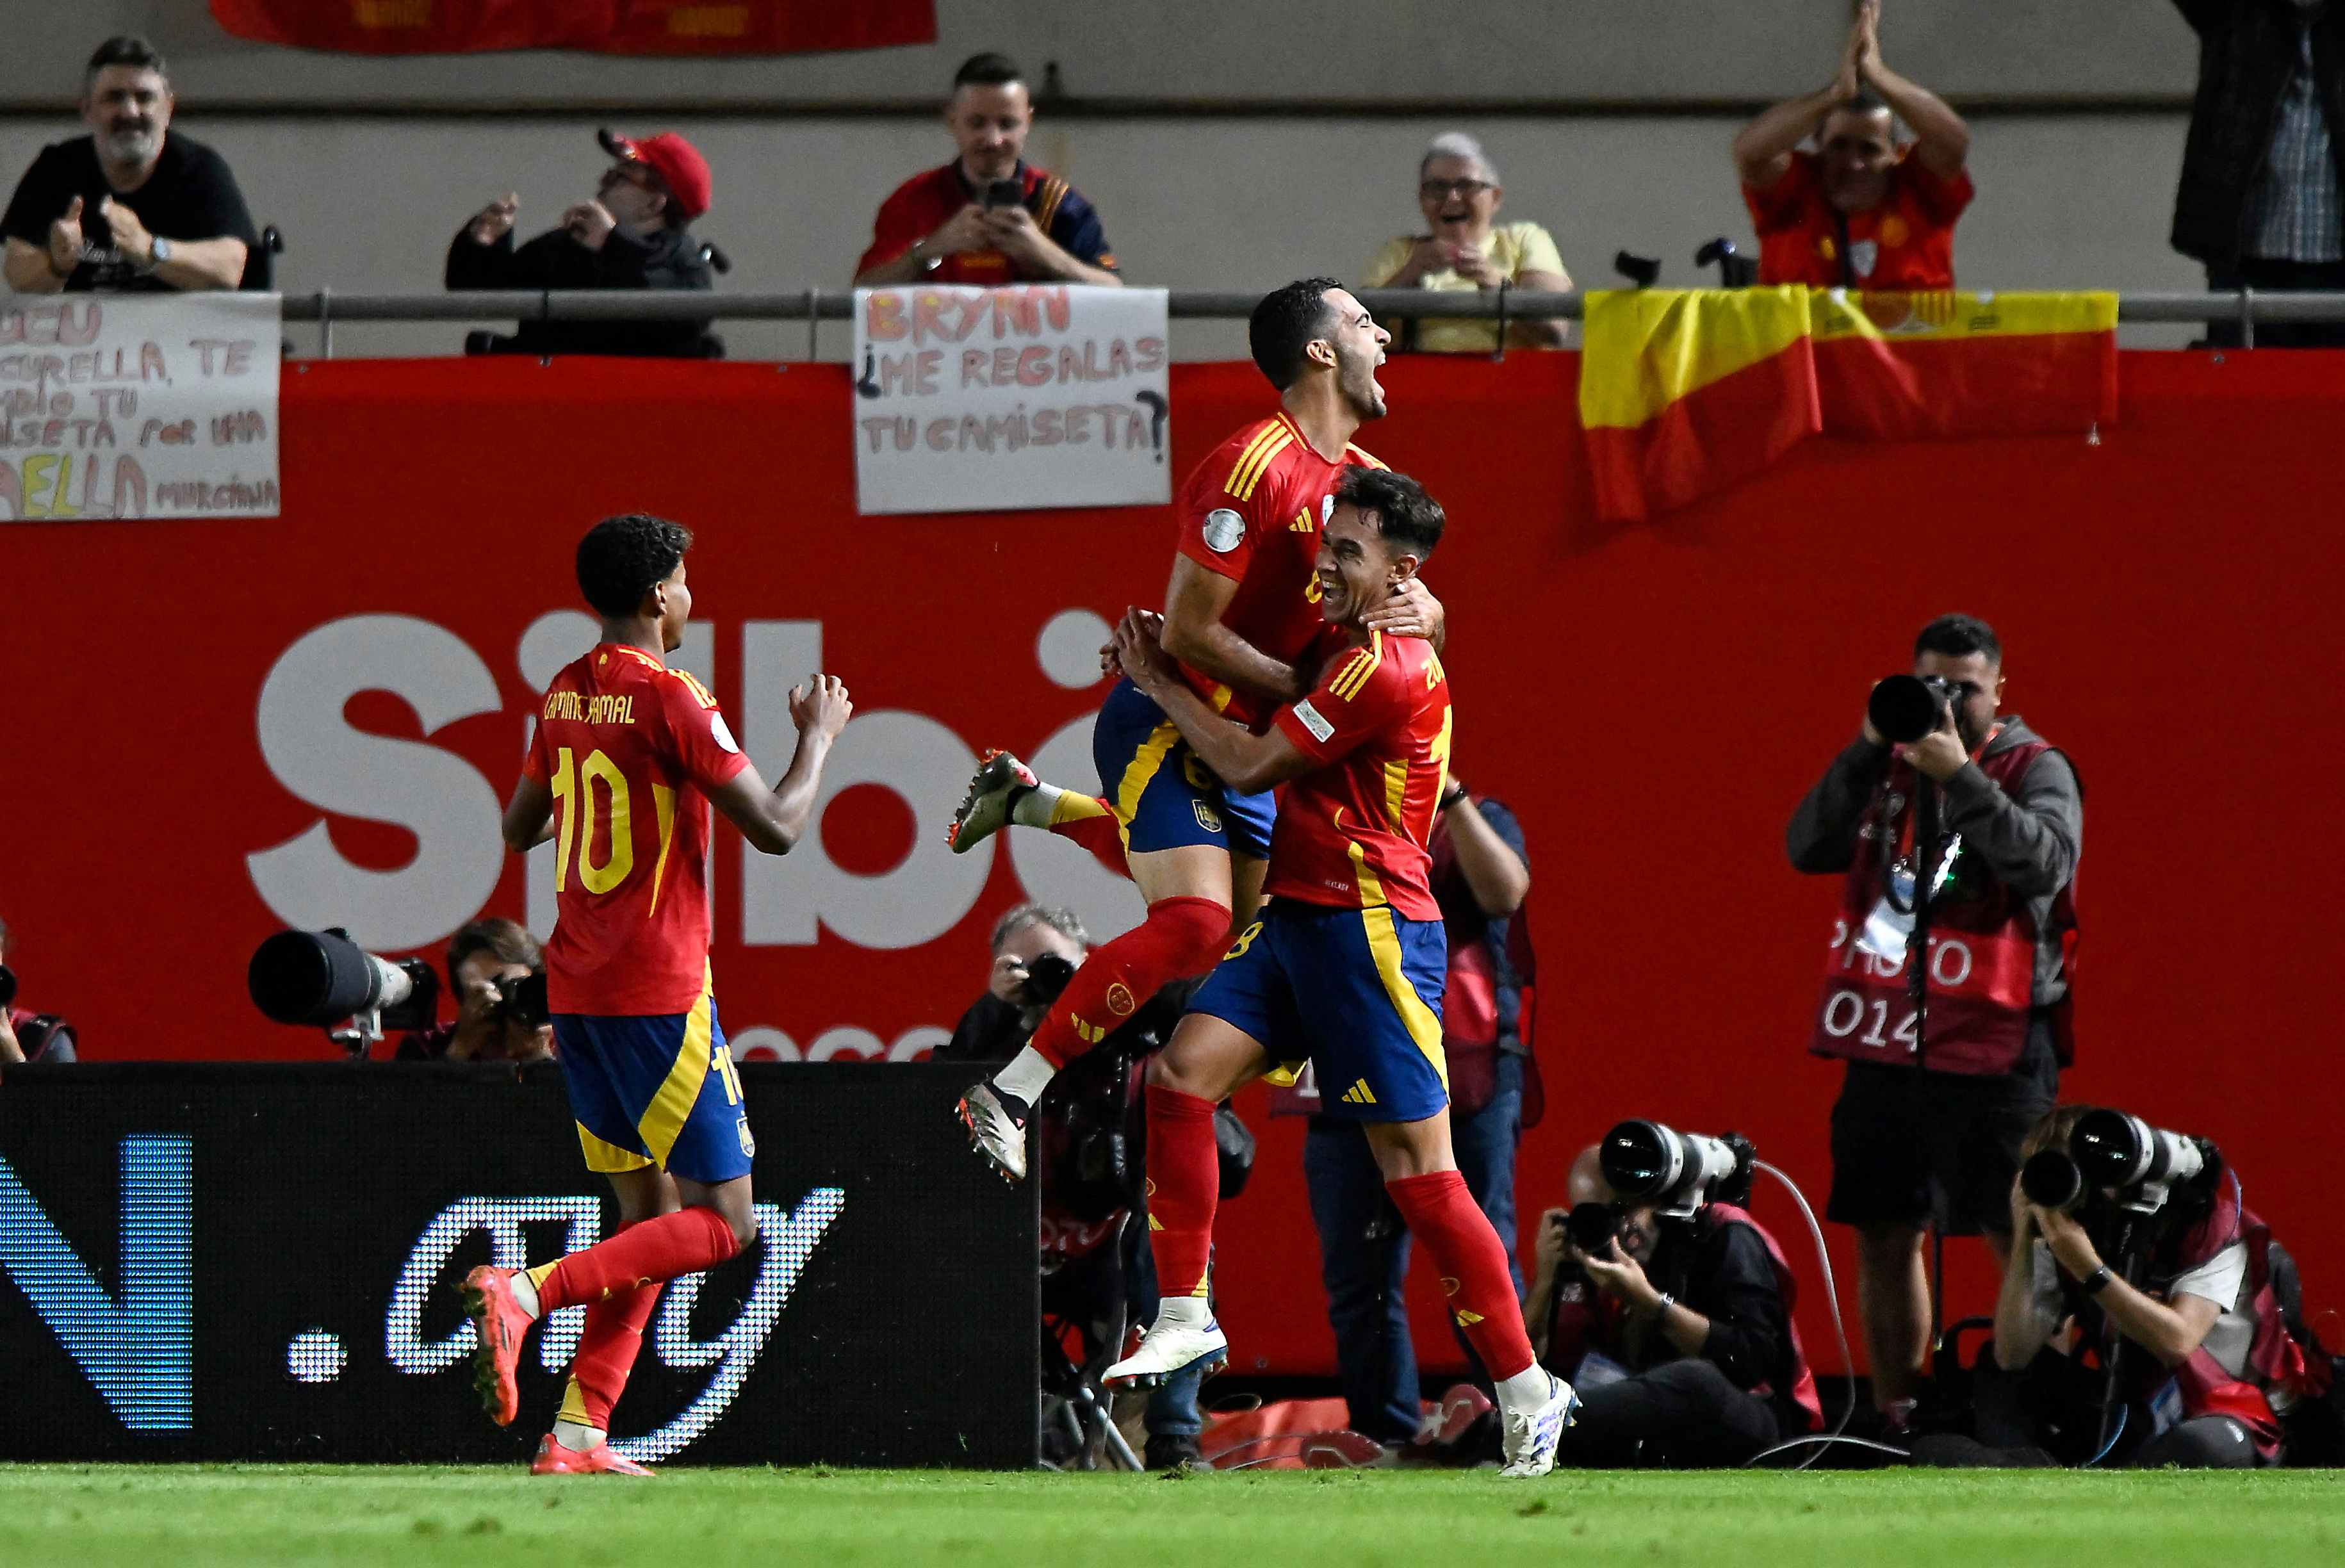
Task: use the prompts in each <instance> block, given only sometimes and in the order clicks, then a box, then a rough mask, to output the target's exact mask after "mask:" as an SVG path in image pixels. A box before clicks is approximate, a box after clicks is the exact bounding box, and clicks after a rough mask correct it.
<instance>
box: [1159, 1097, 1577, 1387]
mask: <svg viewBox="0 0 2345 1568" xmlns="http://www.w3.org/2000/svg"><path fill="white" fill-rule="evenodd" d="M1154 1092H1155V1091H1153V1090H1151V1091H1150V1093H1152V1094H1153V1093H1154ZM1151 1108H1153V1106H1152V1107H1151ZM1148 1135H1149V1138H1150V1140H1151V1142H1150V1144H1149V1168H1150V1169H1151V1170H1154V1169H1155V1153H1156V1145H1155V1143H1154V1141H1153V1140H1154V1138H1155V1136H1156V1124H1155V1121H1154V1118H1151V1119H1150V1121H1149V1127H1148ZM1385 1190H1386V1192H1388V1193H1390V1194H1392V1197H1393V1202H1394V1204H1395V1205H1396V1206H1397V1207H1398V1208H1399V1209H1400V1217H1401V1219H1402V1220H1403V1221H1404V1222H1405V1223H1406V1225H1407V1226H1408V1230H1409V1234H1410V1235H1411V1236H1414V1237H1416V1239H1417V1240H1419V1241H1420V1242H1423V1243H1424V1244H1425V1250H1426V1252H1428V1253H1430V1254H1432V1255H1433V1263H1434V1267H1435V1268H1438V1269H1440V1270H1441V1288H1442V1290H1443V1291H1444V1292H1445V1293H1446V1294H1447V1296H1448V1298H1449V1310H1450V1313H1451V1315H1452V1316H1454V1317H1455V1318H1456V1319H1457V1326H1458V1328H1459V1329H1463V1330H1464V1331H1465V1334H1466V1338H1467V1339H1468V1340H1469V1341H1471V1342H1472V1344H1473V1346H1474V1353H1475V1354H1476V1355H1477V1356H1479V1357H1481V1358H1482V1365H1483V1366H1485V1367H1487V1368H1488V1369H1489V1372H1490V1376H1492V1377H1493V1378H1499V1379H1505V1378H1511V1377H1513V1376H1514V1375H1515V1374H1516V1373H1517V1372H1519V1371H1522V1370H1524V1369H1527V1368H1528V1367H1529V1366H1530V1364H1531V1361H1532V1359H1533V1358H1532V1355H1531V1339H1530V1336H1529V1335H1528V1334H1527V1333H1525V1332H1524V1331H1523V1308H1522V1304H1521V1303H1520V1302H1518V1301H1517V1300H1516V1299H1515V1280H1514V1276H1513V1275H1511V1274H1509V1273H1508V1271H1507V1249H1506V1247H1503V1246H1501V1245H1500V1244H1499V1241H1498V1233H1497V1231H1495V1230H1493V1229H1491V1228H1490V1220H1489V1217H1488V1216H1487V1215H1485V1214H1484V1213H1483V1212H1482V1211H1481V1209H1480V1208H1479V1207H1477V1205H1476V1204H1475V1202H1474V1195H1473V1194H1472V1193H1470V1192H1468V1191H1467V1190H1466V1178H1465V1177H1464V1176H1459V1175H1458V1174H1457V1172H1456V1171H1430V1172H1427V1173H1426V1175H1424V1176H1403V1177H1401V1178H1400V1179H1399V1180H1398V1181H1388V1182H1386V1183H1385Z"/></svg>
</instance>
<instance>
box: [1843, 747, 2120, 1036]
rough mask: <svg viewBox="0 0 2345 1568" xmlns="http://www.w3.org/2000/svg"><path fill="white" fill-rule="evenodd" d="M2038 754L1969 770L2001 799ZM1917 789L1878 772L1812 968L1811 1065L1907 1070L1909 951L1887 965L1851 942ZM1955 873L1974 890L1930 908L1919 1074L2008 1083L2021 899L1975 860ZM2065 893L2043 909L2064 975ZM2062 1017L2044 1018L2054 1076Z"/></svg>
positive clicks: (2025, 983)
mask: <svg viewBox="0 0 2345 1568" xmlns="http://www.w3.org/2000/svg"><path fill="white" fill-rule="evenodd" d="M2050 749H2051V747H2050V746H2049V745H2048V744H2047V743H2046V742H2044V741H2042V740H2028V741H2023V742H2022V743H2020V744H2019V745H2016V746H2014V747H2011V748H2009V749H2007V750H2004V751H2000V752H1995V753H1994V754H1992V755H1990V756H1986V757H1983V758H1981V759H1979V761H1978V763H1977V767H1978V769H1979V771H1980V772H1982V773H1985V775H1986V776H1987V777H1988V778H1989V779H1993V780H1994V781H1995V787H1996V788H1997V789H2001V790H2003V791H2004V793H2005V794H2011V793H2013V792H2014V791H2015V789H2017V787H2018V784H2019V781H2020V780H2021V779H2025V777H2026V776H2027V769H2028V768H2029V767H2030V766H2031V765H2032V764H2033V763H2034V762H2035V759H2036V758H2038V757H2040V756H2042V755H2043V754H2044V753H2045V752H2046V751H2048V750H2050ZM1917 781H1918V776H1917V775H1916V774H1915V773H1914V769H1913V767H1912V766H1911V765H1910V764H1908V763H1906V762H1903V761H1897V762H1893V763H1892V764H1890V768H1889V776H1888V777H1887V778H1886V779H1883V781H1882V786H1881V788H1880V789H1878V790H1876V791H1875V792H1874V794H1873V804H1872V805H1870V806H1868V807H1866V808H1865V812H1864V820H1863V822H1862V823H1861V824H1860V825H1859V826H1858V829H1857V839H1856V859H1855V861H1854V862H1853V864H1852V865H1850V867H1849V869H1848V880H1847V881H1846V882H1845V883H1844V884H1843V891H1842V894H1841V908H1840V916H1839V919H1838V920H1837V921H1834V923H1833V926H1832V947H1831V950H1830V951H1829V952H1827V953H1826V955H1825V959H1824V986H1823V1003H1822V1007H1821V1008H1820V1009H1819V1010H1818V1012H1817V1015H1816V1032H1815V1037H1814V1039H1813V1040H1812V1042H1811V1043H1810V1044H1809V1047H1808V1048H1809V1050H1811V1051H1812V1052H1813V1053H1815V1054H1817V1055H1819V1056H1844V1057H1846V1058H1848V1059H1849V1060H1850V1061H1852V1062H1880V1063H1884V1064H1889V1065H1892V1066H1898V1067H1911V1066H1913V1065H1914V1045H1915V1041H1914V1034H1915V1030H1914V1001H1913V998H1912V997H1911V996H1910V995H1909V994H1907V992H1906V970H1907V965H1909V964H1911V963H1912V962H1914V952H1913V951H1912V949H1911V947H1910V946H1909V948H1908V949H1907V951H1906V954H1905V957H1904V958H1903V960H1902V961H1900V962H1897V963H1896V964H1890V963H1888V962H1884V961H1883V960H1882V959H1879V958H1876V957H1874V956H1873V954H1871V953H1868V952H1864V951H1863V949H1862V948H1860V947H1858V946H1857V942H1856V939H1857V937H1858V936H1859V935H1860V934H1861V933H1862V932H1863V930H1864V922H1865V921H1866V919H1867V917H1869V916H1870V915H1871V914H1872V912H1873V906H1874V905H1875V904H1876V903H1878V902H1879V901H1880V899H1881V895H1882V889H1883V877H1882V855H1883V847H1884V845H1894V844H1897V843H1899V842H1901V841H1902V840H1903V834H1904V829H1905V824H1906V823H1907V821H1908V820H1910V819H1911V817H1912V814H1913V809H1914V787H1915V785H1916V783H1917ZM1935 869H1936V868H1935V867H1932V868H1929V870H1930V871H1935ZM1962 870H1963V871H1964V875H1965V877H1966V878H1969V879H1971V880H1973V881H1974V885H1973V886H1971V887H1969V888H1966V889H1964V888H1959V887H1958V888H1955V889H1950V890H1949V891H1947V892H1946V893H1944V894H1941V895H1940V897H1939V899H1938V901H1936V902H1935V903H1934V904H1933V905H1932V906H1931V910H1930V960H1929V964H1930V967H1929V1016H1928V1020H1927V1027H1928V1031H1929V1039H1928V1048H1929V1054H1928V1059H1927V1062H1926V1065H1927V1066H1928V1067H1929V1069H1930V1070H1931V1071H1932V1072H1935V1073H1968V1074H1999V1073H2008V1072H2010V1071H2011V1069H2012V1067H2013V1066H2014V1065H2015V1064H2016V1063H2017V1062H2018V1060H2019V1053H2020V1051H2021V1048H2022V1047H2024V1046H2025V1044H2026V1043H2027V1023H2028V1013H2029V1008H2030V1004H2031V1003H2032V1001H2033V999H2034V994H2035V947H2036V939H2037V935H2038V932H2036V930H2035V921H2034V920H2033V919H2032V918H2030V916H2029V914H2028V911H2027V902H2026V901H2025V900H2024V899H2022V898H2019V897H2018V896H2016V895H2015V894H2014V893H2013V892H2012V891H2011V890H2010V889H2008V888H2006V887H2005V886H2004V885H2003V883H2002V882H2001V881H1997V880H1996V879H1995V876H1994V874H1993V873H1992V872H1989V871H1986V869H1985V867H1984V866H1983V865H1982V864H1981V863H1980V861H1979V860H1978V857H1976V856H1971V857H1969V858H1967V860H1965V862H1964V865H1963V867H1962ZM1923 874H1927V873H1926V872H1924V873H1923ZM2074 890H2075V879H2074V878H2071V879H2070V882H2069V885H2068V886H2067V887H2064V888H2062V889H2061V890H2060V891H2059V893H2058V895H2057V896H2056V898H2055V899H2054V900H2053V904H2052V925H2053V927H2054V929H2055V931H2056V932H2058V933H2059V938H2060V941H2061V944H2062V948H2063V961H2064V965H2065V964H2066V963H2067V962H2073V960H2072V959H2071V958H2070V956H2069V955H2070V954H2073V952H2074V950H2075V943H2076V913H2075V905H2074V902H2073V900H2072V894H2073V892H2074ZM2067 1015H2068V1003H2067V998H2066V997H2065V996H2064V997H2063V998H2062V999H2061V1002H2060V1003H2059V1004H2058V1006H2057V1007H2056V1009H2055V1012H2054V1017H2053V1024H2054V1028H2055V1033H2056V1044H2057V1045H2058V1049H2059V1055H2060V1061H2061V1064H2063V1065H2064V1066H2065V1065H2066V1064H2067V1062H2068V1060H2069V1057H2070V1054H2071V1052H2070V1048H2069V1037H2068V1028H2067Z"/></svg>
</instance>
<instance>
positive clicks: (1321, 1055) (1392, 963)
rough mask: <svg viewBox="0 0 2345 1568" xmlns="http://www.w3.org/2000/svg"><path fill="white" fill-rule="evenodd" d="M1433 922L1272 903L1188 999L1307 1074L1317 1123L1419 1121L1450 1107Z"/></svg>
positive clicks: (1442, 941) (1383, 909) (1387, 911)
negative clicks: (1313, 1080) (1311, 1075)
mask: <svg viewBox="0 0 2345 1568" xmlns="http://www.w3.org/2000/svg"><path fill="white" fill-rule="evenodd" d="M1448 971H1449V942H1448V938H1447V934H1446V933H1445V932H1443V930H1442V926H1441V922H1440V921H1437V920H1431V921H1416V920H1410V919H1408V918H1406V916H1404V915H1400V914H1396V913H1395V912H1394V911H1393V910H1392V909H1391V907H1390V906H1388V905H1384V904H1378V905H1376V907H1374V908H1372V909H1364V910H1363V909H1336V908H1334V907H1332V906H1329V905H1325V904H1310V903H1303V902H1300V901H1296V900H1294V899H1284V898H1280V899H1273V900H1271V901H1270V902H1269V903H1268V904H1266V905H1265V906H1264V909H1263V911H1262V918H1261V919H1259V920H1257V921H1254V923H1253V924H1252V925H1250V926H1248V927H1247V928H1246V929H1245V931H1244V933H1242V934H1241V935H1240V936H1239V937H1238V940H1237V945H1236V946H1234V947H1233V948H1231V949H1230V951H1229V953H1228V955H1227V956H1226V957H1224V958H1223V960H1222V962H1221V963H1220V965H1219V966H1218V967H1217V968H1215V969H1214V971H1213V973H1212V974H1211V975H1210V976H1208V977H1207V978H1206V981H1205V983H1204V984H1203V986H1201V987H1199V988H1198V991H1197V994H1196V995H1195V996H1194V997H1193V998H1192V999H1191V1000H1190V1003H1189V1011H1190V1012H1192V1013H1206V1014H1209V1015H1210V1016H1212V1017H1214V1018H1219V1019H1221V1020H1222V1021H1223V1023H1228V1024H1231V1025H1232V1026H1233V1027H1234V1028H1237V1029H1240V1030H1243V1031H1244V1033H1247V1034H1249V1035H1251V1036H1253V1037H1254V1039H1256V1040H1258V1041H1260V1042H1261V1043H1262V1045H1263V1049H1264V1051H1266V1052H1267V1053H1268V1054H1270V1057H1271V1059H1272V1060H1273V1061H1274V1062H1277V1063H1278V1064H1280V1065H1281V1066H1282V1068H1284V1069H1285V1070H1287V1071H1289V1072H1296V1071H1300V1070H1301V1068H1302V1066H1303V1064H1304V1062H1305V1061H1308V1062H1310V1063H1311V1064H1312V1065H1313V1067H1314V1069H1315V1075H1316V1077H1317V1079H1318V1083H1319V1109H1320V1113H1321V1114H1322V1115H1330V1116H1349V1117H1351V1118H1352V1119H1354V1120H1355V1121H1362V1122H1419V1121H1423V1120H1424V1119H1425V1118H1426V1117H1427V1116H1430V1115H1433V1114H1434V1113H1436V1111H1439V1110H1440V1109H1441V1108H1442V1107H1444V1106H1445V1105H1448V1104H1449V1069H1448V1064H1447V1059H1446V1058H1445V1057H1444V1056H1443V1055H1442V1050H1441V993H1442V989H1443V987H1444V985H1445V983H1446V982H1447V976H1448Z"/></svg>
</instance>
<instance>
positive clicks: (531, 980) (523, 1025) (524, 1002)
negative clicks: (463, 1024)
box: [489, 969, 553, 1029]
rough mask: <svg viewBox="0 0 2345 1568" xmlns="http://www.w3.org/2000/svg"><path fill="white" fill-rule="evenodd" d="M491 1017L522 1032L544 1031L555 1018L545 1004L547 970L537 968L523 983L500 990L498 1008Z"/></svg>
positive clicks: (509, 984)
mask: <svg viewBox="0 0 2345 1568" xmlns="http://www.w3.org/2000/svg"><path fill="white" fill-rule="evenodd" d="M489 1016H490V1017H491V1018H493V1019H495V1020H496V1021H497V1022H498V1023H510V1024H512V1025H513V1026H514V1027H515V1028H518V1029H543V1027H544V1026H545V1025H546V1024H547V1023H551V1022H552V1021H553V1010H552V1009H551V1008H549V1007H548V1006H547V1005H546V1001H545V971H543V970H542V969H533V970H531V971H530V972H528V973H527V974H525V975H523V976H522V977H521V978H520V979H519V980H514V981H508V982H506V983H503V984H502V985H500V986H498V987H497V1001H496V1005H494V1006H493V1007H491V1008H490V1009H489Z"/></svg>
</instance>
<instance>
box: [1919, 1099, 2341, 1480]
mask: <svg viewBox="0 0 2345 1568" xmlns="http://www.w3.org/2000/svg"><path fill="white" fill-rule="evenodd" d="M2025 1154H2026V1155H2027V1156H2028V1159H2027V1163H2026V1164H2025V1166H2022V1168H2021V1172H2020V1176H2019V1177H2018V1179H2017V1180H2015V1181H2014V1182H2013V1184H2012V1189H2011V1227H2012V1248H2011V1256H2010V1259H2009V1261H2008V1263H2007V1264H2006V1265H2005V1268H2004V1271H2003V1291H2002V1294H2001V1296H2000V1298H1998V1299H1997V1301H1996V1304H1995V1349H1994V1354H1993V1355H1992V1357H1990V1358H1985V1359H1982V1362H1981V1364H1980V1366H1979V1368H1978V1369H1977V1371H1976V1372H1975V1373H1974V1380H1975V1381H1974V1403H1975V1407H1976V1410H1977V1415H1978V1438H1979V1443H1980V1444H1983V1445H1985V1447H1984V1449H1980V1448H1977V1447H1974V1446H1973V1445H1968V1444H1965V1443H1964V1442H1963V1441H1961V1440H1959V1439H1957V1440H1954V1441H1952V1442H1951V1443H1950V1442H1948V1441H1946V1440H1925V1441H1924V1444H1923V1446H1922V1447H1920V1448H1918V1449H1917V1450H1916V1452H1915V1455H1914V1457H1915V1458H1916V1459H1917V1460H1919V1461H1924V1462H1937V1463H1957V1464H1964V1463H1966V1464H2001V1465H2027V1464H2035V1465H2046V1464H2052V1463H2056V1462H2057V1463H2066V1464H2084V1463H2096V1462H2097V1463H2117V1464H2127V1465H2137V1466H2142V1467H2145V1468H2149V1467H2157V1466H2161V1465H2169V1464H2170V1465H2179V1466H2181V1467H2183V1468H2185V1469H2192V1470H2197V1469H2209V1468H2217V1469H2247V1468H2249V1467H2252V1466H2256V1465H2259V1464H2263V1465H2269V1464H2278V1463H2279V1462H2280V1461H2281V1457H2282V1447H2283V1435H2284V1434H2283V1433H2282V1431H2281V1425H2280V1418H2281V1417H2282V1416H2283V1415H2285V1414H2286V1413H2287V1412H2288V1410H2289V1408H2290V1407H2291V1406H2292V1405H2294V1404H2295V1403H2296V1401H2297V1400H2299V1398H2301V1397H2303V1396H2304V1395H2305V1394H2307V1393H2309V1392H2311V1391H2312V1383H2311V1379H2310V1378H2309V1375H2308V1372H2307V1369H2306V1363H2305V1359H2304V1355H2303V1351H2302V1349H2301V1348H2300V1347H2299V1345H2298V1343H2297V1341H2296V1339H2294V1338H2293V1336H2292V1335H2291V1334H2290V1332H2289V1325H2288V1322H2287V1320H2286V1315H2285V1314H2284V1313H2283V1311H2282V1309H2281V1300H2282V1295H2283V1292H2285V1294H2286V1296H2287V1298H2289V1299H2293V1298H2294V1297H2295V1265H2294V1264H2293V1262H2291V1261H2290V1260H2289V1257H2288V1254H2287V1253H2286V1252H2285V1251H2283V1250H2282V1249H2281V1248H2280V1247H2279V1244H2278V1243H2277V1242H2275V1241H2273V1239H2272V1236H2271V1230H2270V1227H2268V1226H2266V1225H2265V1224H2264V1223H2263V1221H2261V1220H2260V1219H2258V1218H2257V1217H2256V1216H2255V1215H2254V1213H2253V1212H2251V1211H2250V1210H2249V1209H2248V1208H2246V1207H2244V1206H2243V1205H2242V1203H2241V1196H2242V1195H2241V1191H2240V1186H2239V1182H2238V1177H2237V1176H2235V1175H2234V1174H2233V1173H2232V1172H2231V1171H2230V1170H2228V1168H2227V1167H2226V1166H2225V1164H2224V1161H2223V1158H2222V1156H2221V1155H2220V1154H2219V1153H2218V1151H2217V1150H2216V1149H2215V1147H2214V1145H2211V1144H2208V1143H2207V1142H2206V1141H2205V1140H2204V1139H2199V1138H2188V1137H2182V1136H2179V1135H2176V1134H2173V1133H2168V1132H2163V1131H2160V1130H2158V1129H2157V1128H2154V1127H2151V1126H2149V1125H2147V1124H2146V1123H2144V1122H2142V1121H2141V1120H2140V1119H2139V1118H2137V1117H2135V1116H2130V1115H2125V1114H2123V1113H2121V1112H2116V1111H2108V1110H2103V1109H2099V1108H2096V1107H2095V1106H2090V1105H2063V1106H2061V1107H2060V1108H2058V1109H2057V1110H2055V1111H2053V1112H2051V1113H2050V1114H2049V1115H2046V1116H2045V1117H2044V1118H2043V1119H2042V1120H2041V1121H2039V1122H2038V1123H2036V1125H2035V1127H2034V1128H2033V1129H2031V1130H2030V1131H2029V1133H2028V1135H2027V1139H2026V1143H2025ZM2136 1280H2138V1281H2139V1282H2140V1283H2139V1284H2138V1285H2137V1284H2136V1283H2134V1281H2136ZM2088 1352H2089V1353H2090V1354H2091V1355H2092V1357H2093V1359H2094V1360H2095V1362H2096V1363H2097V1365H2095V1366H2091V1367H2088V1366H2087V1365H2086V1361H2085V1356H2086V1354H2087V1353H2088ZM2112 1380H2114V1381H2112ZM2105 1411H2106V1412H2107V1413H2106V1416H2105V1414H2104V1412H2105Z"/></svg>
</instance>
